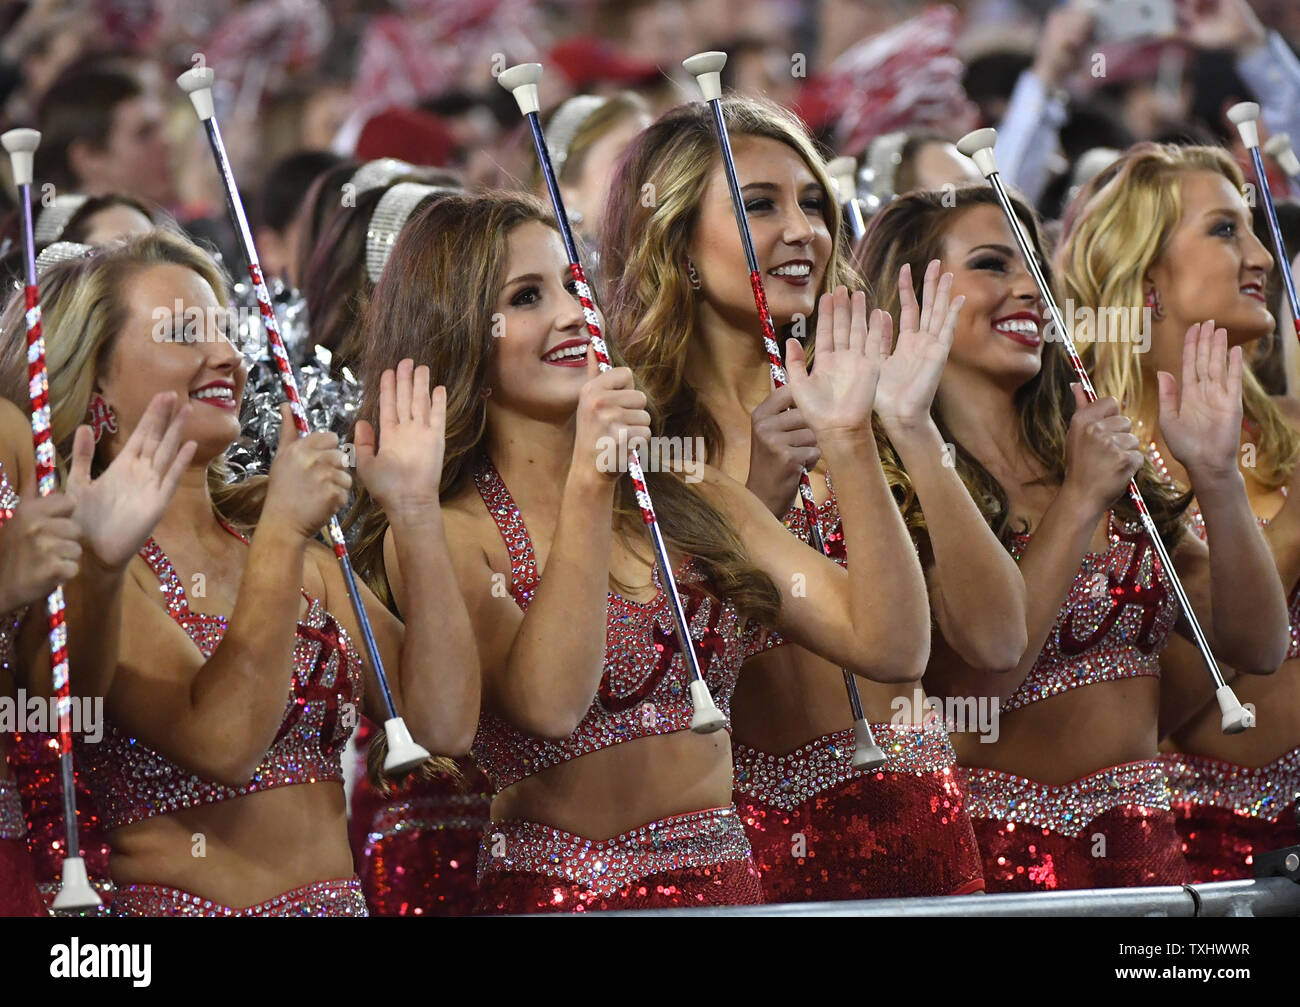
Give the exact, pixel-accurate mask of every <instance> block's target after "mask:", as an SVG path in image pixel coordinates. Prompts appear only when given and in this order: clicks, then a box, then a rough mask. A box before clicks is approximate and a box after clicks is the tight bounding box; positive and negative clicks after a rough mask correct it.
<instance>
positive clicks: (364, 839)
mask: <svg viewBox="0 0 1300 1007" xmlns="http://www.w3.org/2000/svg"><path fill="white" fill-rule="evenodd" d="M362 727H363V729H369V730H368V732H367V736H366V737H365V738H362V737H360V736H358V761H359V763H360V766H359V768H360V770H361V772H360V774H359V775H358V777H357V782H356V784H355V785H354V787H353V790H352V815H353V818H354V820H360V824H361V826H362V827H361V828H360V829H357V830H354V841H353V849H354V851H355V860H356V864H357V874H358V876H359V877H360V878H361V887H362V890H363V891H364V892H365V895H366V904H367V905H368V906H369V907H370V912H371V913H372V914H373V915H375V916H468V915H469V914H470V913H472V912H473V911H474V904H475V902H476V900H477V899H478V882H477V880H476V878H475V870H476V865H477V861H478V845H479V839H480V837H481V836H482V835H483V830H484V829H485V828H487V824H488V821H489V820H490V819H491V807H492V798H491V796H490V795H489V794H488V792H487V791H488V789H489V788H490V786H491V785H490V784H489V783H488V781H487V779H486V778H485V777H484V776H483V774H482V773H480V772H479V770H478V767H476V766H475V765H474V764H473V762H471V761H470V760H469V759H457V760H456V766H457V768H458V769H459V770H460V772H461V775H462V777H463V778H464V781H465V783H464V789H462V787H461V786H460V785H459V784H457V783H456V782H455V781H454V780H452V779H450V778H448V777H438V778H437V779H433V780H426V779H419V780H416V781H413V782H411V783H409V784H407V785H406V786H404V787H402V788H401V789H400V790H398V791H397V792H396V793H395V794H394V795H393V796H391V797H383V796H381V795H379V794H377V793H376V792H375V791H374V790H373V788H372V787H371V786H370V784H369V782H368V781H367V780H366V778H365V748H366V743H367V742H368V740H369V733H372V732H373V730H374V728H373V725H371V724H370V723H369V721H365V720H363V721H362Z"/></svg>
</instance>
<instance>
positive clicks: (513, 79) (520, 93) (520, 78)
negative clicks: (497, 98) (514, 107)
mask: <svg viewBox="0 0 1300 1007" xmlns="http://www.w3.org/2000/svg"><path fill="white" fill-rule="evenodd" d="M541 79H542V64H541V63H519V64H517V65H516V66H512V67H507V68H506V69H504V70H502V71H501V73H500V75H499V76H498V77H497V83H498V84H500V85H501V86H502V87H504V88H505V89H506V90H507V91H509V92H510V93H511V94H513V95H514V96H515V101H516V102H517V103H518V105H519V111H520V112H522V113H523V114H524V115H531V114H532V113H533V112H536V111H539V110H540V109H541V107H542V105H541V101H540V100H539V99H538V96H537V82H538V81H539V80H541Z"/></svg>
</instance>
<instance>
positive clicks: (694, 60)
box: [682, 50, 727, 101]
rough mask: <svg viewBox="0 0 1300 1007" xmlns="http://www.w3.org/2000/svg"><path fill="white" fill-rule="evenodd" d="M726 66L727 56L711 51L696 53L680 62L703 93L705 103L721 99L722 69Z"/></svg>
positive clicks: (723, 53)
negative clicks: (697, 82)
mask: <svg viewBox="0 0 1300 1007" xmlns="http://www.w3.org/2000/svg"><path fill="white" fill-rule="evenodd" d="M726 65H727V54H726V53H725V52H718V51H716V50H713V51H711V52H697V53H696V54H695V55H694V56H688V57H687V58H686V59H684V60H682V66H684V67H686V72H687V73H689V74H690V75H691V76H692V77H694V78H695V79H696V80H697V81H699V84H700V90H701V91H703V92H704V100H705V101H714V100H716V99H718V98H721V97H722V68H723V67H724V66H726Z"/></svg>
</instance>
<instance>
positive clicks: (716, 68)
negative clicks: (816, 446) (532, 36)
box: [682, 52, 888, 769]
mask: <svg viewBox="0 0 1300 1007" xmlns="http://www.w3.org/2000/svg"><path fill="white" fill-rule="evenodd" d="M726 63H727V54H726V53H725V52H702V53H697V54H696V55H694V56H691V57H690V58H689V59H684V60H682V66H684V67H685V68H686V71H687V72H688V73H690V74H691V75H692V76H693V77H694V78H695V79H696V81H698V82H699V85H700V90H701V91H702V92H704V100H705V101H706V102H708V104H709V108H711V109H712V110H713V123H714V125H715V126H716V127H717V131H718V146H719V148H720V149H721V151H722V167H723V170H724V171H725V172H726V175H727V186H728V188H729V189H730V190H731V208H732V210H733V211H734V212H735V215H736V228H737V229H738V230H739V231H740V242H741V244H742V245H743V246H744V248H745V262H746V263H747V264H748V266H749V285H750V286H751V287H752V288H753V290H754V306H755V307H756V308H758V322H759V325H761V326H762V329H763V348H764V350H766V351H767V361H768V365H769V366H770V367H771V371H772V384H774V385H775V386H776V387H777V388H784V387H785V384H786V374H785V364H784V362H783V361H782V359H781V347H780V346H779V345H778V344H777V341H776V326H775V325H773V324H772V312H771V310H770V309H769V308H768V306H767V292H766V291H765V290H764V289H763V274H762V273H761V272H760V271H759V268H758V255H757V254H756V253H755V252H754V237H753V235H752V234H751V233H750V231H749V218H748V217H747V216H746V215H745V200H744V198H743V197H742V196H741V194H740V181H739V180H738V179H737V177H736V159H735V157H733V156H732V153H731V139H730V138H729V137H728V135H727V123H726V120H725V119H724V118H723V115H722V68H723V67H724V66H725V65H726ZM799 499H800V500H801V501H802V502H803V509H804V513H805V514H806V515H807V517H808V529H809V532H810V534H811V537H812V542H813V546H814V547H815V548H817V549H819V550H820V551H821V553H822V554H823V555H824V556H826V557H827V559H831V554H830V552H829V550H828V549H827V547H826V543H825V542H824V541H823V540H822V533H821V525H820V524H818V521H817V498H816V496H814V495H813V488H812V481H811V480H810V479H809V478H808V470H807V469H803V470H801V471H800V473H799ZM832 562H834V560H832ZM840 673H841V674H842V675H843V676H844V690H845V692H847V693H848V697H849V709H850V711H851V712H852V714H853V733H854V736H855V739H856V743H855V745H854V748H853V766H854V768H855V769H874V768H875V767H876V766H883V765H884V764H885V762H887V761H888V759H887V757H886V755H885V753H884V752H882V751H881V750H880V746H879V745H877V744H876V739H875V737H874V736H873V735H872V733H871V724H870V723H868V721H867V717H866V714H865V713H863V711H862V696H861V694H860V693H859V692H858V680H857V679H856V678H854V677H853V675H852V674H851V673H850V672H849V670H848V669H847V668H841V669H840Z"/></svg>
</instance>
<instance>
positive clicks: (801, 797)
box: [731, 721, 957, 811]
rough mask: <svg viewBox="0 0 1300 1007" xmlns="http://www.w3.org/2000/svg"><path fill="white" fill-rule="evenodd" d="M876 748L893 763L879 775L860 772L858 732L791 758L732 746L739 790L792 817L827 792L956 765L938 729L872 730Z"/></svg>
mask: <svg viewBox="0 0 1300 1007" xmlns="http://www.w3.org/2000/svg"><path fill="white" fill-rule="evenodd" d="M871 733H872V734H873V735H875V738H876V744H877V745H879V746H880V749H881V751H883V752H884V753H885V755H886V756H887V757H888V760H889V761H888V762H886V763H885V764H884V765H883V766H879V767H877V768H876V769H867V770H862V769H854V768H853V749H854V747H855V744H856V738H855V736H854V734H853V729H852V728H845V729H844V730H842V731H836V732H835V733H834V734H826V735H823V736H822V737H820V738H817V739H815V740H813V741H810V742H808V743H807V744H805V745H803V746H802V747H800V748H796V749H795V750H794V751H793V752H790V753H789V754H787V755H771V754H769V753H767V752H760V751H758V750H757V749H754V748H750V747H748V746H747V745H741V744H739V743H734V742H733V743H732V746H731V752H732V759H733V761H734V763H735V777H734V785H735V790H736V792H737V793H739V794H743V795H744V796H745V797H746V798H749V799H751V800H756V801H761V802H762V803H764V804H767V805H770V806H772V807H775V808H781V809H783V810H786V811H794V810H795V809H797V808H798V807H799V806H800V805H801V804H803V803H804V802H805V801H808V800H809V799H811V798H813V797H816V796H817V795H818V794H820V793H823V792H824V791H827V790H830V789H832V788H834V787H838V786H839V785H840V784H842V783H844V782H846V781H847V780H852V779H855V778H856V777H860V776H875V777H876V778H877V779H881V778H883V776H884V774H885V773H896V774H901V775H915V776H920V775H922V774H924V773H933V772H936V771H942V770H945V769H949V768H951V767H952V766H953V765H954V764H955V763H956V761H957V760H956V756H955V754H954V753H953V750H952V742H951V741H950V740H949V739H948V732H947V731H946V730H945V729H944V726H943V724H942V723H940V722H939V721H935V722H933V723H932V724H928V725H920V724H897V725H896V724H872V725H871Z"/></svg>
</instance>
